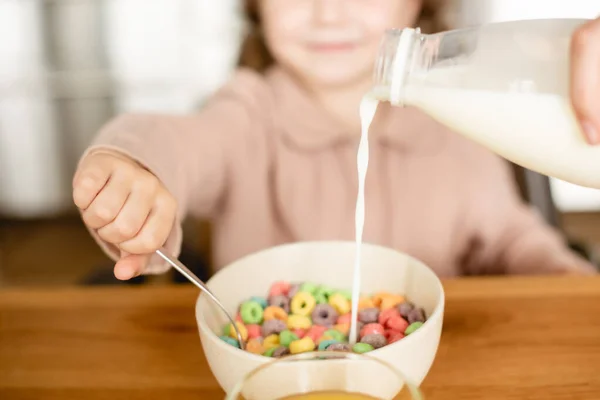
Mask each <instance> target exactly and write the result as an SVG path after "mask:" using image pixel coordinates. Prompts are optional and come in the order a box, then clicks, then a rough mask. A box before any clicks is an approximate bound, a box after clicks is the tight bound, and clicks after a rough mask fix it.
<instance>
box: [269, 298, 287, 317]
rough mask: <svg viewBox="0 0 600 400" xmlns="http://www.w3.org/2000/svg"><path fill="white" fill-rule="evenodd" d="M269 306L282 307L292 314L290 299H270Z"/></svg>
mask: <svg viewBox="0 0 600 400" xmlns="http://www.w3.org/2000/svg"><path fill="white" fill-rule="evenodd" d="M269 305H270V306H275V307H280V308H282V309H283V311H285V312H286V313H288V314H289V312H290V298H289V297H287V296H284V295H279V296H273V297H269Z"/></svg>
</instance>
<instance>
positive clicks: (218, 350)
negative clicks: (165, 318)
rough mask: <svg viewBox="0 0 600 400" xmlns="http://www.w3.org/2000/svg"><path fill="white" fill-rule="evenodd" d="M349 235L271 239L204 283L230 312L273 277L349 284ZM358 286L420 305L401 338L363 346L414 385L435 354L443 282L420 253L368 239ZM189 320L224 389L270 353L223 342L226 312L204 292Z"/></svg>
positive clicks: (258, 292)
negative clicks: (415, 326)
mask: <svg viewBox="0 0 600 400" xmlns="http://www.w3.org/2000/svg"><path fill="white" fill-rule="evenodd" d="M354 255H355V244H354V242H304V243H294V244H289V245H283V246H278V247H274V248H270V249H267V250H263V251H260V252H258V253H255V254H252V255H249V256H246V257H244V258H242V259H240V260H237V261H235V262H233V263H232V264H230V265H229V266H227V267H226V268H223V269H222V270H220V271H219V272H218V273H217V274H215V275H214V276H213V277H212V278H211V279H210V280H209V281H208V282H207V285H208V287H209V288H210V290H212V291H213V293H214V294H215V295H216V296H217V297H218V298H219V299H220V300H221V301H222V302H223V305H224V306H225V308H226V309H227V310H229V311H230V312H231V313H232V315H234V314H235V312H236V310H237V307H238V306H239V304H240V303H241V302H243V301H245V300H247V299H248V298H249V297H251V296H264V295H265V294H266V293H267V292H268V290H269V287H270V285H271V284H272V283H273V282H275V281H280V280H284V281H289V282H313V283H316V284H325V285H328V286H332V287H334V288H339V289H350V288H351V286H352V270H353V265H354ZM361 258H362V259H361V265H362V287H361V292H363V293H375V292H380V291H387V292H391V293H399V294H403V295H405V296H406V297H407V298H408V299H409V300H410V301H411V302H414V303H415V304H416V305H417V306H419V307H422V308H424V309H425V313H426V314H427V317H428V319H427V322H426V323H425V324H424V325H423V326H422V327H421V328H420V329H419V330H417V331H416V332H414V333H413V334H411V335H409V336H407V337H406V338H404V339H402V340H400V341H398V342H396V343H393V344H391V345H388V346H385V347H383V348H380V349H378V350H375V351H372V352H370V353H368V354H369V355H370V356H371V357H375V358H379V359H381V360H384V361H387V362H388V363H390V364H392V365H393V366H395V367H396V368H397V369H398V370H399V371H400V372H401V373H402V374H404V376H405V377H406V378H407V379H408V380H409V381H410V382H411V383H413V384H415V385H420V384H421V382H422V381H423V379H424V378H425V376H426V375H427V373H428V372H429V369H430V368H431V364H432V363H433V360H434V358H435V354H436V352H437V349H438V344H439V341H440V335H441V331H442V320H443V314H444V290H443V288H442V284H441V282H440V280H439V279H438V277H437V276H436V274H435V273H434V272H433V271H432V270H431V269H429V268H428V267H427V266H425V265H424V264H423V263H421V262H420V261H418V260H416V259H414V258H412V257H410V256H408V255H406V254H403V253H400V252H397V251H395V250H392V249H388V248H385V247H380V246H375V245H371V244H363V246H362V257H361ZM196 320H197V322H198V329H199V331H200V338H201V341H202V347H203V349H204V354H205V356H206V359H207V361H208V364H209V366H210V369H211V370H212V372H213V374H214V376H215V378H216V379H217V381H218V382H219V384H220V385H221V387H222V388H223V390H225V392H227V393H229V392H230V391H231V390H232V389H233V387H234V386H235V384H236V383H238V382H239V381H240V380H242V379H243V377H244V376H245V375H246V374H248V373H249V372H250V371H252V370H254V369H255V368H257V367H258V366H260V365H262V364H264V363H266V362H269V361H271V360H272V359H270V358H267V357H263V356H259V355H255V354H251V353H248V352H245V351H242V350H240V349H237V348H234V347H233V346H231V345H229V344H227V343H225V342H223V341H222V340H221V339H219V337H218V336H219V335H220V334H221V332H222V331H223V326H224V325H225V324H226V323H227V318H226V317H225V316H224V315H223V313H222V312H221V311H220V309H219V308H218V307H217V306H215V305H214V304H213V303H212V302H211V300H210V299H209V298H208V297H207V296H206V295H204V294H201V295H200V296H199V298H198V301H197V303H196Z"/></svg>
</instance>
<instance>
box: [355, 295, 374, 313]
mask: <svg viewBox="0 0 600 400" xmlns="http://www.w3.org/2000/svg"><path fill="white" fill-rule="evenodd" d="M375 307H376V306H375V303H374V302H373V300H371V299H370V298H369V297H361V298H360V299H359V300H358V311H362V310H364V309H365V308H375Z"/></svg>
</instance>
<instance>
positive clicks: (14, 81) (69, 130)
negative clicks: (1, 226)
mask: <svg viewBox="0 0 600 400" xmlns="http://www.w3.org/2000/svg"><path fill="white" fill-rule="evenodd" d="M239 7H240V2H239V0H69V1H67V0H0V213H2V214H8V215H12V216H22V217H35V216H42V215H52V214H54V213H58V212H61V211H63V210H65V209H66V208H67V207H70V205H71V203H72V202H71V196H70V193H69V188H70V182H71V177H72V173H73V168H74V164H75V161H76V158H77V156H78V154H81V152H82V151H83V150H84V148H85V147H86V146H87V144H88V143H89V141H90V140H91V138H92V136H93V135H94V134H95V132H96V131H97V129H98V128H99V126H100V125H101V124H102V123H103V122H104V121H105V120H106V119H107V118H110V116H111V114H110V113H111V110H110V108H111V104H114V108H115V109H114V112H116V113H122V112H127V111H155V112H161V111H162V112H175V113H178V112H189V111H191V110H193V109H196V108H198V107H199V105H200V103H202V101H203V100H204V99H205V98H206V97H207V96H209V95H210V94H211V93H212V92H213V91H214V90H215V89H216V88H217V87H219V86H220V85H221V84H222V83H223V82H224V81H225V80H226V79H227V77H228V76H229V74H230V72H231V71H232V69H233V68H234V67H235V62H236V60H237V54H238V49H239V45H240V39H241V36H242V33H243V24H242V21H241V18H240V13H239ZM48 9H51V10H52V11H51V18H53V22H54V25H53V28H54V31H52V32H51V33H50V34H51V35H54V36H53V37H54V39H58V40H55V41H54V45H53V46H54V47H52V46H51V48H50V49H48V48H45V45H46V44H47V42H48V40H44V35H46V34H47V32H44V31H43V25H44V24H43V21H44V18H45V17H48V15H50V13H48ZM44 12H46V14H44ZM57 21H58V23H57ZM96 23H98V24H100V29H98V30H97V31H94V30H93V29H88V28H91V27H92V25H93V24H96ZM98 32H101V34H98ZM94 35H96V36H99V37H92V36H94ZM47 38H48V36H46V39H47ZM56 43H58V45H57V44H56ZM46 53H47V54H46ZM47 55H49V56H50V57H49V58H47V57H46V56H47ZM105 56H106V57H105ZM52 58H54V59H60V62H59V63H58V64H60V65H59V67H58V70H53V69H51V68H49V67H50V66H49V65H48V64H47V63H46V61H47V60H48V59H52ZM104 58H106V59H108V66H107V65H105V64H104V65H102V63H100V62H98V60H103V59H104ZM107 99H108V101H107ZM107 104H108V105H107Z"/></svg>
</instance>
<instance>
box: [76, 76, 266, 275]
mask: <svg viewBox="0 0 600 400" xmlns="http://www.w3.org/2000/svg"><path fill="white" fill-rule="evenodd" d="M255 81H256V78H255V77H252V76H238V77H237V78H236V79H235V81H234V82H231V83H230V84H229V85H228V86H227V87H225V88H224V89H222V90H221V91H220V92H219V93H217V94H216V95H215V96H214V97H213V98H212V99H211V100H210V101H209V102H208V104H207V105H205V106H204V107H203V108H202V110H201V111H200V112H198V113H196V114H193V115H180V116H177V115H160V114H126V115H122V116H119V117H117V118H115V119H114V120H112V121H110V122H109V123H107V124H106V125H105V126H104V127H103V128H102V129H101V131H100V132H99V134H98V135H97V137H96V138H95V140H94V141H93V143H92V145H91V146H90V147H89V148H88V149H87V150H86V152H85V153H84V154H83V156H82V158H81V160H83V159H84V158H85V157H87V156H89V155H91V154H94V153H98V152H117V153H120V154H122V155H125V156H127V157H129V158H131V159H133V160H135V161H136V162H138V163H139V164H140V165H142V166H143V167H144V168H146V169H148V170H149V171H150V172H152V173H153V174H154V175H156V177H158V179H160V181H161V182H162V183H163V184H164V185H165V187H166V188H167V190H168V191H169V192H170V193H171V194H172V195H173V196H174V197H175V199H176V200H177V205H178V217H177V221H176V222H175V224H174V226H173V228H172V231H171V234H170V235H169V238H168V240H167V242H166V243H165V248H166V249H167V250H168V251H169V252H171V254H173V255H174V256H178V255H179V253H180V250H181V243H182V229H181V221H182V220H183V219H184V218H185V217H186V215H188V214H192V215H194V216H197V217H205V218H206V217H210V216H212V215H213V214H214V213H215V212H216V210H217V209H218V207H219V204H220V203H221V202H222V201H223V197H224V196H225V193H226V185H227V181H228V163H229V162H231V161H232V160H231V158H232V157H231V154H235V153H236V152H235V151H234V150H235V149H234V147H235V146H244V140H247V134H248V133H250V131H251V130H252V127H253V125H254V126H255V125H256V124H255V122H256V121H254V120H253V119H255V118H256V114H257V113H254V112H252V110H249V108H248V102H247V101H243V99H241V98H240V96H238V95H237V94H236V93H238V92H239V91H240V88H242V89H244V90H245V92H248V91H251V88H248V87H244V86H252V85H256V82H255ZM90 233H91V234H92V236H93V237H94V239H95V240H96V241H97V242H98V244H99V245H100V246H101V248H102V249H103V250H104V251H105V252H106V253H107V254H108V255H109V256H110V257H111V258H112V259H113V260H117V259H118V257H119V251H118V249H117V248H116V246H113V245H111V244H109V243H106V242H104V241H103V240H102V239H101V238H100V237H99V236H98V235H97V233H96V232H94V231H90ZM167 269H168V266H167V265H166V263H165V262H164V261H163V260H162V259H160V258H159V257H158V256H154V257H152V259H151V262H150V264H149V266H148V268H147V269H146V271H144V272H145V273H162V272H164V271H165V270H167Z"/></svg>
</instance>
